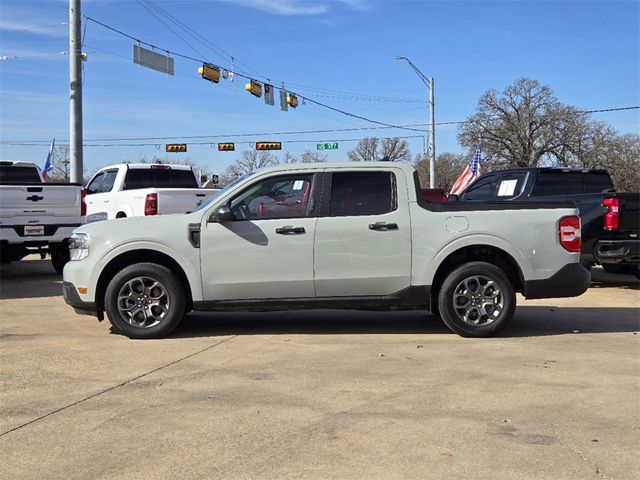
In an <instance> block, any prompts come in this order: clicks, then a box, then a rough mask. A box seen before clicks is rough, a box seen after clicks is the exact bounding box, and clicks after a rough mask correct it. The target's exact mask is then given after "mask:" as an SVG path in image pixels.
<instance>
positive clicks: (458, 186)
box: [449, 145, 482, 195]
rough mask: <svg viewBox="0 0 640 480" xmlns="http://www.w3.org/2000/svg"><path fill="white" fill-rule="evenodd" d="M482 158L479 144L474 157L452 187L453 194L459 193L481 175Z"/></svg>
mask: <svg viewBox="0 0 640 480" xmlns="http://www.w3.org/2000/svg"><path fill="white" fill-rule="evenodd" d="M481 159H482V148H481V147H480V145H478V148H476V153H474V154H473V158H472V159H471V160H470V161H469V163H468V164H467V165H466V166H465V167H464V169H463V170H462V172H460V175H458V178H456V182H455V183H454V184H453V187H451V192H449V193H450V194H451V195H459V194H460V193H462V192H463V191H464V189H465V188H467V187H468V186H469V185H471V184H472V183H473V181H474V180H475V179H476V178H478V177H479V176H480V160H481Z"/></svg>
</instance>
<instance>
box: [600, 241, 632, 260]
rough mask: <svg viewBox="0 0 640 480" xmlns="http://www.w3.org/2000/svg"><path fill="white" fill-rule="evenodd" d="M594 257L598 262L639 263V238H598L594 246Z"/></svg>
mask: <svg viewBox="0 0 640 480" xmlns="http://www.w3.org/2000/svg"><path fill="white" fill-rule="evenodd" d="M594 257H595V259H596V261H597V262H598V263H600V264H603V263H614V264H633V265H638V264H639V263H640V239H624V240H599V241H597V242H596V246H595V248H594Z"/></svg>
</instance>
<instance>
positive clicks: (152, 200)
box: [144, 193, 158, 215]
mask: <svg viewBox="0 0 640 480" xmlns="http://www.w3.org/2000/svg"><path fill="white" fill-rule="evenodd" d="M144 214H145V215H157V214H158V194H157V193H147V197H146V198H145V199H144Z"/></svg>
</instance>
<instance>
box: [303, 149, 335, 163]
mask: <svg viewBox="0 0 640 480" xmlns="http://www.w3.org/2000/svg"><path fill="white" fill-rule="evenodd" d="M328 159H329V156H328V155H327V154H326V153H321V152H313V151H311V150H305V151H304V153H303V154H302V155H300V162H301V163H322V162H326V161H327V160H328Z"/></svg>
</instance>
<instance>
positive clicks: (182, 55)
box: [85, 15, 423, 132]
mask: <svg viewBox="0 0 640 480" xmlns="http://www.w3.org/2000/svg"><path fill="white" fill-rule="evenodd" d="M85 18H86V19H87V20H89V21H92V22H95V23H96V24H98V25H100V26H102V27H104V28H107V29H108V30H111V31H113V32H116V33H118V34H120V35H123V36H125V37H127V38H130V39H132V40H134V41H136V42H138V43H139V44H142V45H146V46H148V47H151V48H152V49H157V50H161V51H163V52H165V53H166V54H167V55H174V56H176V57H181V58H184V59H186V60H191V61H194V62H197V63H210V62H207V61H206V60H202V59H198V58H194V57H191V56H189V55H184V54H182V53H178V52H174V51H171V50H168V49H166V48H162V47H159V46H157V45H154V44H152V43H149V42H145V41H143V40H140V39H138V38H136V37H134V36H133V35H130V34H128V33H125V32H123V31H121V30H118V29H117V28H114V27H111V26H110V25H107V24H105V23H103V22H100V21H98V20H96V19H94V18H92V17H89V16H86V15H85ZM216 66H218V65H216ZM226 70H229V69H228V68H226ZM234 75H237V76H239V77H241V78H245V79H246V80H249V81H251V80H252V78H251V77H250V76H248V75H246V74H244V73H240V72H235V73H234ZM288 91H289V92H290V93H293V94H295V95H296V96H298V97H300V98H302V99H303V100H305V101H306V102H309V103H312V104H315V105H317V106H319V107H323V108H326V109H328V110H332V111H334V112H337V113H341V114H343V115H346V116H348V117H352V118H357V119H358V120H364V121H365V122H369V123H373V124H376V125H383V126H387V127H392V128H399V129H402V130H411V131H416V132H423V130H418V129H415V128H404V127H399V126H398V125H393V124H391V123H386V122H381V121H379V120H373V119H371V118H368V117H365V116H363V115H358V114H356V113H351V112H347V111H346V110H342V109H340V108H336V107H332V106H331V105H327V104H326V103H322V102H319V101H317V100H314V99H312V98H309V97H307V96H306V95H302V94H299V93H297V92H293V91H290V90H288Z"/></svg>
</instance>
